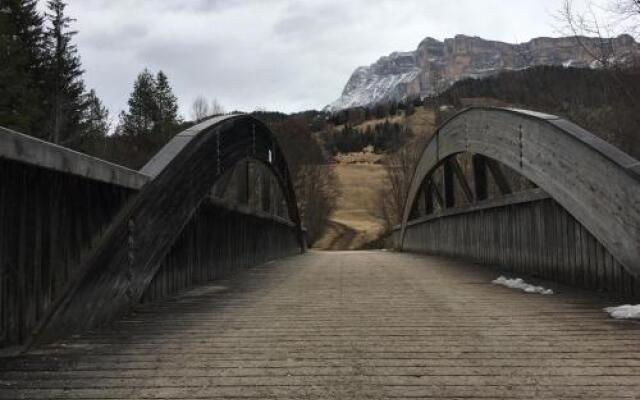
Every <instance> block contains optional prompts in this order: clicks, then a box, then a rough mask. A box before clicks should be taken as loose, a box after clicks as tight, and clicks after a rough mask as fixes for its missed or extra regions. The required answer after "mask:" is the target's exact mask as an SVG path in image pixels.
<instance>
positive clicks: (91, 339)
mask: <svg viewBox="0 0 640 400" xmlns="http://www.w3.org/2000/svg"><path fill="white" fill-rule="evenodd" d="M496 276H497V274H496V273H492V272H490V271H488V270H487V269H485V268H478V267H477V266H474V265H471V264H467V263H463V262H455V261H450V260H445V259H441V258H436V257H429V256H422V255H415V254H408V253H404V254H393V253H385V252H338V253H316V252H311V253H307V254H305V255H301V256H296V257H292V258H288V259H284V260H279V261H275V262H272V263H268V264H264V265H260V266H258V267H255V268H251V269H248V270H245V271H243V272H241V273H240V274H239V275H236V276H235V277H234V278H232V279H231V280H228V281H219V282H216V283H211V284H209V285H206V286H202V287H199V288H196V289H193V290H191V291H188V292H185V293H183V294H181V295H179V296H176V297H175V298H172V299H170V300H168V301H164V302H159V303H156V304H148V305H146V306H144V307H143V308H141V309H140V310H139V311H138V312H137V313H136V314H132V315H129V316H127V317H126V318H125V319H123V320H122V321H120V322H118V323H117V324H115V325H114V326H113V327H112V328H111V329H108V330H101V331H97V332H94V333H92V334H87V335H83V336H79V337H76V338H74V339H72V340H69V341H66V342H60V343H57V344H55V345H51V346H46V347H42V348H39V349H37V351H35V352H33V353H31V354H29V355H26V356H22V357H18V358H11V359H2V360H1V362H0V398H2V399H19V398H28V399H89V398H90V399H107V398H111V399H113V398H118V399H141V398H164V399H205V398H206V399H223V398H247V399H258V398H260V399H265V398H277V399H296V400H298V399H383V398H404V399H408V398H467V399H480V398H483V399H500V398H508V399H519V398H527V399H568V398H582V399H599V400H601V399H621V398H626V399H634V398H637V396H638V394H639V393H640V335H639V333H640V325H638V324H633V323H629V322H621V321H615V320H611V319H609V317H608V316H607V315H606V314H605V313H604V312H603V311H602V307H604V306H607V305H610V303H608V302H607V301H606V300H604V299H601V298H598V297H594V296H593V295H591V294H585V293H583V292H578V291H575V290H573V289H566V288H564V287H556V286H551V287H553V288H554V289H555V290H557V292H558V293H557V294H555V295H552V296H541V295H530V294H525V293H523V292H520V291H514V290H510V289H506V288H504V287H501V286H494V285H492V284H490V281H491V280H492V279H494V278H496Z"/></svg>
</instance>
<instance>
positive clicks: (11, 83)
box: [0, 0, 45, 136]
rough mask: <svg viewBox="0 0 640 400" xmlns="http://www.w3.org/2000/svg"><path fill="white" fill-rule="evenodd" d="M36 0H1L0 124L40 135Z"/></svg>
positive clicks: (41, 54)
mask: <svg viewBox="0 0 640 400" xmlns="http://www.w3.org/2000/svg"><path fill="white" fill-rule="evenodd" d="M36 6H37V0H0V125H3V126H6V127H9V128H12V129H15V130H17V131H20V132H22V133H26V134H30V135H34V136H43V133H44V120H45V108H44V105H45V98H44V87H43V86H44V82H45V76H44V63H45V51H44V32H43V18H42V16H41V15H40V14H39V13H38V11H37V9H36Z"/></svg>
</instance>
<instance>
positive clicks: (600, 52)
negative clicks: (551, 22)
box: [555, 0, 640, 67]
mask: <svg viewBox="0 0 640 400" xmlns="http://www.w3.org/2000/svg"><path fill="white" fill-rule="evenodd" d="M596 10H598V11H600V15H597V13H596ZM555 17H556V21H557V23H558V24H557V29H558V31H559V32H560V33H561V34H564V35H571V36H573V37H574V38H575V40H576V42H577V44H578V45H579V46H580V47H582V49H583V50H584V51H585V52H586V53H587V54H588V55H589V56H590V57H592V58H593V59H594V60H595V61H596V62H598V63H599V64H600V66H603V67H611V66H615V64H616V63H617V62H618V61H620V60H618V59H617V56H618V55H617V54H616V48H615V44H616V42H615V41H614V40H613V37H614V36H617V35H620V34H623V33H625V34H631V35H633V36H636V37H638V35H640V0H606V1H605V2H604V3H603V2H597V3H596V2H594V0H585V1H584V8H581V9H579V7H576V5H575V3H574V0H563V2H562V6H561V8H560V9H559V10H558V12H557V13H556V15H555Z"/></svg>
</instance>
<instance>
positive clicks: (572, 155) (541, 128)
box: [399, 108, 640, 276]
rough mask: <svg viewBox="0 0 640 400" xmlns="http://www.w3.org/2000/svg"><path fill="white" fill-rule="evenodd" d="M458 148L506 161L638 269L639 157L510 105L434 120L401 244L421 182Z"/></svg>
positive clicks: (415, 178) (414, 181) (549, 117)
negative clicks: (441, 121)
mask: <svg viewBox="0 0 640 400" xmlns="http://www.w3.org/2000/svg"><path fill="white" fill-rule="evenodd" d="M463 152H469V153H474V154H479V155H482V156H485V157H487V158H490V159H493V160H495V161H498V162H500V163H502V164H505V165H507V166H508V167H510V168H511V169H513V170H514V171H516V172H518V173H520V174H521V175H522V176H524V177H525V178H527V179H529V180H530V181H532V182H533V183H535V184H536V185H537V186H538V187H540V188H541V189H543V190H544V191H545V192H546V193H548V194H549V196H551V197H552V198H553V199H554V200H555V201H557V202H558V203H559V204H560V205H561V206H562V207H563V208H565V209H566V210H567V211H568V212H569V213H570V214H571V215H572V216H573V217H574V218H576V220H578V221H579V222H580V223H581V224H582V225H583V226H584V227H585V228H586V229H587V230H588V231H589V232H590V233H591V234H592V235H593V236H594V237H595V238H596V239H598V240H599V241H600V243H602V244H603V245H604V246H605V248H606V249H607V250H608V251H609V252H610V253H611V254H612V255H613V256H614V257H615V258H616V260H617V261H618V262H619V263H621V264H622V265H623V266H624V267H625V269H626V270H627V271H628V272H629V273H631V274H632V275H634V276H640V162H638V161H637V160H635V159H634V158H632V157H630V156H629V155H627V154H626V153H624V152H622V151H620V150H619V149H617V148H615V147H614V146H612V145H610V144H609V143H607V142H605V141H603V140H602V139H600V138H598V137H596V136H595V135H593V134H592V133H590V132H588V131H586V130H584V129H582V128H580V127H579V126H577V125H575V124H573V123H571V122H569V121H566V120H564V119H562V118H559V117H556V116H553V115H547V114H541V113H536V112H530V111H523V110H516V109H509V108H470V109H467V110H464V111H462V112H460V113H459V114H457V115H455V116H454V117H452V118H451V119H449V120H448V121H447V122H445V123H444V124H443V125H442V126H440V127H439V128H438V130H437V131H436V133H435V135H434V136H433V138H432V139H431V140H430V141H429V143H427V145H426V146H425V149H424V151H423V152H422V155H421V157H420V160H419V162H418V165H417V167H416V171H415V173H414V176H413V179H412V182H411V185H410V188H409V192H408V195H407V202H406V204H405V209H404V215H403V219H402V225H401V231H400V238H399V244H400V247H401V248H402V247H403V244H404V238H405V233H406V229H407V223H408V222H409V215H410V212H411V209H412V206H413V204H414V202H415V201H416V197H417V195H418V192H419V190H420V186H421V184H422V183H423V181H424V180H425V179H427V178H428V177H429V176H430V175H431V173H432V172H433V171H434V170H435V169H436V168H437V167H438V166H439V165H440V164H441V163H442V162H443V161H444V160H445V159H447V158H448V157H450V156H452V155H455V154H458V153H463Z"/></svg>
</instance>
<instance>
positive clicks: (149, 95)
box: [119, 68, 159, 137]
mask: <svg viewBox="0 0 640 400" xmlns="http://www.w3.org/2000/svg"><path fill="white" fill-rule="evenodd" d="M128 105H129V111H128V112H124V111H123V112H122V113H121V114H120V128H119V131H120V133H122V134H124V135H127V136H134V137H139V136H149V135H151V134H152V133H153V132H154V130H155V128H156V122H157V120H158V115H159V110H158V104H157V101H156V80H155V78H154V76H153V75H152V74H151V72H149V70H148V69H146V68H145V69H144V71H142V72H141V73H140V74H138V77H137V78H136V81H135V82H134V84H133V92H131V95H130V96H129V101H128Z"/></svg>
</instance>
